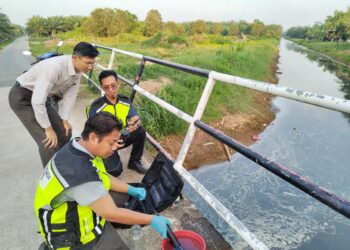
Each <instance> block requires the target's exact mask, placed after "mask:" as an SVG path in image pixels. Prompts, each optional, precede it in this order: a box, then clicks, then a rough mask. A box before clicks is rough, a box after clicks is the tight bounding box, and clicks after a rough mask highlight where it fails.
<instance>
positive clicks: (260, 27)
mask: <svg viewBox="0 0 350 250" xmlns="http://www.w3.org/2000/svg"><path fill="white" fill-rule="evenodd" d="M264 33H265V25H264V23H263V22H261V21H260V20H258V19H255V20H254V22H253V23H252V25H251V31H250V34H251V35H253V36H256V37H261V36H263V35H264Z"/></svg>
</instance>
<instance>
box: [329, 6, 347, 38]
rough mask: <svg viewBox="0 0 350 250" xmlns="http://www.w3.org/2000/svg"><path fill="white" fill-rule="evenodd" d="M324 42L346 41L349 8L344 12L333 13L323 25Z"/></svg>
mask: <svg viewBox="0 0 350 250" xmlns="http://www.w3.org/2000/svg"><path fill="white" fill-rule="evenodd" d="M324 27H325V40H336V41H339V40H347V38H348V37H350V8H349V9H348V10H347V11H346V12H342V11H335V12H334V14H333V16H328V17H327V19H326V21H325V24H324Z"/></svg>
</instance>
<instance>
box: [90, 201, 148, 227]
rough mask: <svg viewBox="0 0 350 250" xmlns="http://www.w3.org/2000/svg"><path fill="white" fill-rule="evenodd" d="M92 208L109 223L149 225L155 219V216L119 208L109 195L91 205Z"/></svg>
mask: <svg viewBox="0 0 350 250" xmlns="http://www.w3.org/2000/svg"><path fill="white" fill-rule="evenodd" d="M90 208H91V209H92V210H93V211H94V212H95V213H96V214H98V215H99V216H101V217H103V218H105V219H106V220H107V221H112V222H117V223H122V224H127V225H133V224H140V225H149V224H151V221H152V219H153V215H148V214H142V213H138V212H134V211H132V210H129V209H125V208H118V207H117V206H116V205H115V203H114V201H113V199H112V197H111V196H110V195H109V194H107V195H105V196H103V197H102V198H100V199H98V200H97V201H95V202H93V203H92V204H90Z"/></svg>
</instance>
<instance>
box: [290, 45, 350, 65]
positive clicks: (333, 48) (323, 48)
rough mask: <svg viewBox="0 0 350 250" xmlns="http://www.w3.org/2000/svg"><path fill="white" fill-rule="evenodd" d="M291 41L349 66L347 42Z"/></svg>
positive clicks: (349, 54)
mask: <svg viewBox="0 0 350 250" xmlns="http://www.w3.org/2000/svg"><path fill="white" fill-rule="evenodd" d="M293 41H295V42H296V43H299V44H301V45H303V46H305V47H307V48H309V49H312V50H315V51H317V52H320V53H323V54H326V55H328V56H330V57H332V58H333V59H335V60H337V61H340V62H343V63H345V64H347V65H349V66H350V43H349V42H315V41H307V40H302V39H293Z"/></svg>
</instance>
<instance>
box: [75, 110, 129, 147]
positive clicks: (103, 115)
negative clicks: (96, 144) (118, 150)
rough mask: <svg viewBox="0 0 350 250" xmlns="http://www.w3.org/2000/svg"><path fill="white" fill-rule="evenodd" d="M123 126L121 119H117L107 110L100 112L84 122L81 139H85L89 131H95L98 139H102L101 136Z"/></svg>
mask: <svg viewBox="0 0 350 250" xmlns="http://www.w3.org/2000/svg"><path fill="white" fill-rule="evenodd" d="M122 127H123V124H122V122H121V121H119V120H117V118H116V117H115V116H113V115H112V114H110V113H107V112H100V113H98V114H96V115H94V116H92V117H89V119H88V120H87V121H86V122H85V126H84V130H83V132H82V133H81V137H82V138H83V140H87V139H88V138H89V134H90V133H95V134H96V135H97V136H98V138H99V141H101V140H102V139H103V137H105V136H107V135H109V134H110V133H112V132H113V130H116V129H117V130H118V131H120V130H121V129H122Z"/></svg>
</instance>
